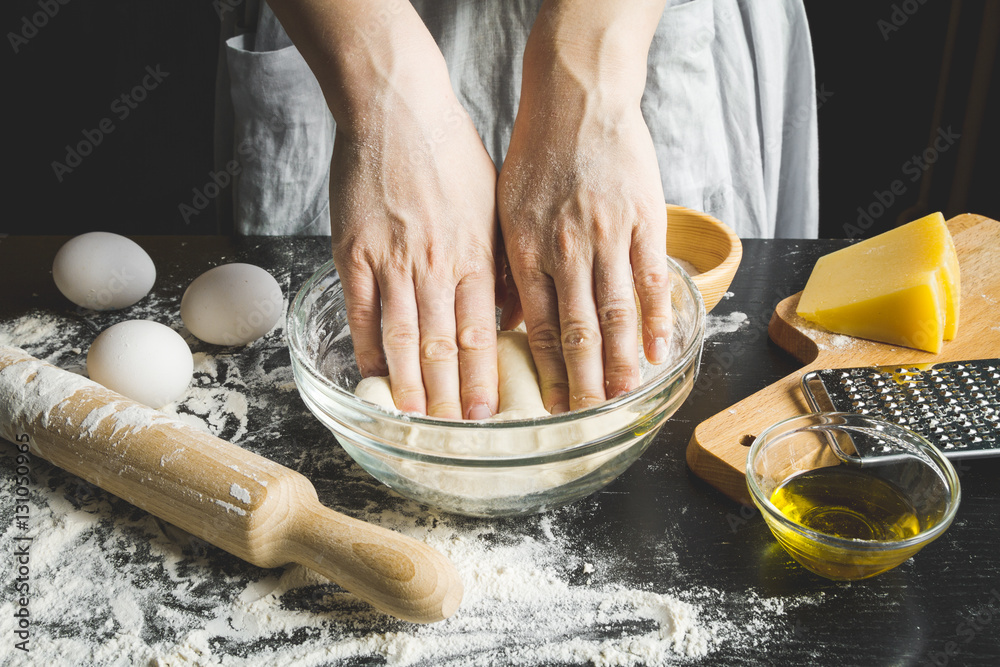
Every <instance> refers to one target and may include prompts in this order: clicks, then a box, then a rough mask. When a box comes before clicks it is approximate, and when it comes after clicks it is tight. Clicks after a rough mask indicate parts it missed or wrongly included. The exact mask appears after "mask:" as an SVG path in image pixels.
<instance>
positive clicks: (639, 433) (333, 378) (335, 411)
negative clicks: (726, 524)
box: [287, 258, 705, 517]
mask: <svg viewBox="0 0 1000 667" xmlns="http://www.w3.org/2000/svg"><path fill="white" fill-rule="evenodd" d="M668 262H669V264H670V270H671V300H672V303H673V316H674V334H673V344H672V347H673V350H674V351H675V354H674V356H673V358H672V360H671V361H670V362H668V363H666V364H663V365H661V366H649V365H646V364H645V363H644V364H643V369H642V371H643V375H642V378H643V381H642V384H641V386H639V387H638V388H636V389H635V390H633V391H631V392H629V393H628V394H625V395H623V396H619V397H617V398H614V399H612V400H609V401H606V402H605V403H602V404H601V405H598V406H595V407H592V408H587V409H583V410H575V411H573V412H569V413H563V414H559V415H552V416H549V417H543V418H539V419H525V420H514V421H507V422H473V421H457V420H448V419H437V418H431V417H426V416H419V415H413V414H404V413H401V412H398V411H390V410H386V409H384V408H382V407H380V406H378V405H375V404H373V403H369V402H367V401H364V400H361V399H359V398H357V397H356V396H354V393H353V389H354V387H355V386H356V385H357V383H358V382H359V381H360V380H361V375H360V374H359V372H358V369H357V365H356V363H355V360H354V351H353V345H352V342H351V335H350V329H349V328H348V325H347V312H346V308H345V306H344V294H343V290H342V288H341V285H340V279H339V277H338V275H337V272H336V270H335V268H334V265H333V262H332V261H330V262H327V263H326V264H324V265H323V266H322V267H321V268H320V269H319V270H318V271H317V272H316V273H315V274H313V276H312V277H311V278H310V279H309V280H308V281H307V282H306V283H305V285H303V287H302V289H301V290H300V291H299V293H298V295H296V297H295V301H294V302H293V304H292V307H291V309H290V311H289V316H288V329H287V330H288V341H289V348H290V350H291V359H292V369H293V371H294V374H295V382H296V385H297V386H298V389H299V393H300V394H301V395H302V399H303V401H304V402H305V404H306V405H307V406H308V408H309V409H310V410H311V411H312V413H313V414H314V415H315V416H316V417H317V418H318V419H319V420H320V421H321V422H322V423H323V424H324V425H325V426H326V427H327V428H329V429H330V431H332V432H333V434H334V435H335V436H336V438H337V440H338V441H339V442H340V444H341V446H343V448H344V449H345V450H346V451H347V453H348V454H350V456H351V457H352V458H353V459H354V460H355V461H357V462H358V464H360V465H361V467H362V468H364V469H365V470H367V471H368V472H369V473H371V474H372V475H373V476H374V477H375V478H377V479H378V480H380V481H381V482H383V483H385V484H386V485H388V486H389V487H391V488H392V489H394V490H396V491H397V492H399V493H400V494H402V495H403V496H406V497H408V498H412V499H414V500H417V501H420V502H423V503H426V504H428V505H432V506H434V507H438V508H440V509H443V510H445V511H449V512H454V513H458V514H465V515H470V516H486V517H489V516H505V515H515V514H529V513H534V512H540V511H543V510H546V509H548V508H552V507H558V506H560V505H564V504H566V503H569V502H572V501H574V500H577V499H579V498H582V497H584V496H587V495H589V494H591V493H593V492H594V491H596V490H597V489H599V488H601V487H603V486H604V485H606V484H608V483H609V482H611V481H612V480H613V479H615V478H616V477H617V476H618V475H620V474H621V473H622V472H624V471H625V470H626V469H627V468H628V467H629V466H630V465H631V464H632V463H633V462H634V461H635V460H636V459H637V458H638V457H639V456H640V455H641V454H642V453H643V452H644V451H645V450H646V448H647V447H648V446H649V444H650V443H651V442H652V440H653V437H654V436H655V435H656V433H657V431H658V430H659V428H660V426H661V425H662V424H663V423H664V422H665V421H666V420H667V418H669V417H670V416H671V415H673V413H674V412H675V411H676V410H677V408H679V407H680V405H681V403H683V402H684V399H685V398H687V396H688V394H690V393H691V389H692V388H693V387H694V382H695V379H696V375H697V371H698V365H699V363H700V360H701V347H702V341H703V339H704V335H705V308H704V304H703V302H702V298H701V294H700V293H699V291H698V289H697V287H696V286H695V285H694V283H693V282H692V280H691V278H690V277H689V276H688V275H687V274H686V273H685V272H684V270H683V269H682V268H680V266H678V265H677V263H676V262H674V261H672V260H669V258H668Z"/></svg>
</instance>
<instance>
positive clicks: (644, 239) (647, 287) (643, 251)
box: [631, 224, 673, 364]
mask: <svg viewBox="0 0 1000 667" xmlns="http://www.w3.org/2000/svg"><path fill="white" fill-rule="evenodd" d="M641 231H642V234H641V235H640V234H639V233H636V234H633V241H632V250H631V260H632V277H633V280H634V281H635V290H636V293H637V294H638V295H639V306H640V308H641V309H642V340H643V347H644V348H645V351H646V359H648V360H649V362H650V363H653V364H662V363H664V362H666V361H667V357H668V356H669V355H668V349H669V347H668V343H669V341H670V336H671V333H672V329H673V316H672V315H671V307H670V269H669V267H668V265H667V253H666V247H667V232H666V225H665V224H664V225H650V226H648V227H645V228H641Z"/></svg>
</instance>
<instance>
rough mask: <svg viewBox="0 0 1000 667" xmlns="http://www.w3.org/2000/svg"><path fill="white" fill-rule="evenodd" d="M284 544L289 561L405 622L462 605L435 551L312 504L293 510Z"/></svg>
mask: <svg viewBox="0 0 1000 667" xmlns="http://www.w3.org/2000/svg"><path fill="white" fill-rule="evenodd" d="M285 543H286V547H285V549H284V555H285V556H286V557H287V558H288V559H289V560H291V561H293V562H296V563H299V564H300V565H305V566H306V567H308V568H310V569H313V570H315V571H317V572H319V573H320V574H322V575H324V576H326V577H329V578H330V579H332V580H333V581H334V582H336V583H337V584H339V585H340V586H342V587H343V588H344V589H346V590H347V591H349V592H351V593H353V594H354V595H356V596H358V597H359V598H361V599H363V600H365V601H366V602H368V603H369V604H371V605H372V606H373V607H375V608H376V609H378V610H380V611H383V612H385V613H387V614H390V615H392V616H395V617H397V618H401V619H403V620H405V621H411V622H413V623H435V622H437V621H441V620H444V619H446V618H448V617H449V616H451V615H452V614H454V613H455V611H456V610H457V609H458V606H459V604H460V603H461V601H462V593H463V587H462V581H461V579H460V578H459V576H458V572H457V570H455V566H454V565H452V563H451V562H450V561H449V560H448V559H447V558H445V557H444V556H443V555H442V554H441V553H440V552H438V551H436V550H435V549H432V548H431V547H428V546H427V545H425V544H423V543H422V542H419V541H417V540H415V539H413V538H411V537H407V536H404V535H400V534H399V533H395V532H393V531H390V530H387V529H385V528H380V527H378V526H374V525H372V524H368V523H364V522H362V521H358V520H356V519H352V518H350V517H348V516H346V515H343V514H340V513H339V512H335V511H334V510H331V509H329V508H327V507H324V506H323V505H321V504H320V503H319V502H318V501H315V502H308V503H303V505H301V506H300V507H299V508H298V509H297V511H296V513H295V518H294V519H293V522H292V524H291V525H290V527H289V529H288V532H287V533H286V535H285Z"/></svg>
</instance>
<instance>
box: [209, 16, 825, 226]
mask: <svg viewBox="0 0 1000 667" xmlns="http://www.w3.org/2000/svg"><path fill="white" fill-rule="evenodd" d="M413 4H414V6H415V8H416V9H417V11H418V12H419V14H420V15H421V17H422V18H423V20H424V22H425V24H426V25H427V27H428V29H429V30H430V32H431V34H432V35H433V36H434V39H435V40H436V41H437V43H438V46H439V47H440V48H441V51H442V53H443V54H444V57H445V60H446V61H447V63H448V68H449V73H450V76H451V82H452V86H453V87H454V90H455V93H456V94H457V96H458V99H459V100H460V101H461V103H462V104H463V105H464V107H465V109H466V110H467V111H468V112H469V114H470V116H471V117H472V120H473V122H474V123H475V125H476V128H477V129H478V131H479V134H480V136H481V137H482V139H483V143H484V145H485V146H486V149H487V150H488V151H489V153H490V155H491V157H492V158H493V160H494V162H495V163H496V165H497V168H498V169H499V167H500V166H501V163H502V161H503V156H504V154H505V152H506V149H507V144H508V141H509V139H510V132H511V127H512V125H513V123H514V117H515V115H516V113H517V102H518V97H519V93H520V88H521V60H522V55H523V52H524V45H525V42H526V40H527V36H528V32H529V31H530V29H531V25H532V23H533V22H534V20H535V17H536V15H537V13H538V7H539V5H540V4H541V0H522V1H517V2H512V1H509V0H506V1H505V0H480V1H475V0H426V1H415V2H413ZM239 8H240V10H241V11H236V10H233V11H231V12H229V13H227V14H225V15H223V16H222V18H223V31H224V36H225V35H226V34H230V35H233V36H231V37H229V38H228V39H226V40H225V43H224V58H220V67H219V76H218V79H219V90H218V95H217V118H216V168H217V169H219V168H225V165H226V164H228V165H230V166H231V167H232V165H233V164H238V168H236V169H231V171H238V173H237V174H236V176H235V177H234V190H233V201H232V209H231V213H230V211H228V210H226V209H227V207H228V205H229V204H230V202H228V201H227V202H222V204H223V207H222V212H221V214H222V215H227V216H228V215H232V217H233V219H234V224H235V231H236V233H239V234H246V235H251V234H296V235H298V234H320V235H322V234H329V233H330V220H329V193H328V177H329V169H330V155H331V152H332V150H333V140H334V122H333V118H332V116H331V115H330V112H329V110H328V108H327V106H326V103H325V101H324V99H323V95H322V92H321V90H320V87H319V84H318V83H317V82H316V79H315V77H314V76H313V74H312V72H311V71H310V70H309V67H308V66H307V65H306V63H305V61H304V60H303V59H302V57H301V56H300V55H299V53H298V51H297V50H296V49H295V47H294V46H293V45H292V43H291V41H290V40H289V39H288V37H287V35H285V33H284V31H283V30H282V29H281V26H280V24H279V23H278V21H277V20H276V19H275V17H274V14H273V13H272V12H271V11H270V8H269V7H268V6H267V5H266V4H265V3H263V2H259V3H258V2H257V1H256V0H245V4H243V5H240V6H239ZM816 111H817V104H816V84H815V75H814V68H813V58H812V48H811V41H810V36H809V29H808V25H807V22H806V15H805V9H804V7H803V5H802V0H688V1H684V0H673V1H672V2H668V7H667V9H666V10H665V11H664V13H663V16H662V18H661V20H660V22H659V25H658V27H657V29H656V33H655V36H654V37H653V41H652V45H651V47H650V52H649V60H648V73H647V80H646V90H645V94H644V95H643V98H642V113H643V115H644V117H645V119H646V123H647V125H648V126H649V130H650V134H651V135H652V138H653V143H654V145H655V147H656V156H657V160H658V162H659V166H660V174H661V176H662V180H663V191H664V194H665V197H666V199H667V201H669V202H671V203H676V204H681V205H683V206H688V207H690V208H694V209H697V210H701V211H705V212H707V213H709V214H711V215H713V216H715V217H716V218H718V219H720V220H722V221H723V222H725V223H726V224H728V225H729V226H731V227H732V228H733V229H735V230H736V232H737V234H739V235H740V236H741V237H744V238H746V237H762V238H769V237H785V238H808V237H815V236H816V234H817V230H818V220H819V198H818V148H817V128H816ZM233 160H235V161H236V162H235V163H234V162H233ZM668 224H669V221H668Z"/></svg>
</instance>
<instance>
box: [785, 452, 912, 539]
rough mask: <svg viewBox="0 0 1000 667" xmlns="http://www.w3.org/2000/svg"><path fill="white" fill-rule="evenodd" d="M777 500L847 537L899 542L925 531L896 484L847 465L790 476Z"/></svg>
mask: <svg viewBox="0 0 1000 667" xmlns="http://www.w3.org/2000/svg"><path fill="white" fill-rule="evenodd" d="M771 502H772V503H773V504H774V506H775V507H777V508H778V509H779V510H780V511H781V513H782V514H784V515H785V516H786V517H788V518H789V519H790V520H792V521H794V522H796V523H798V524H801V525H803V526H806V527H807V528H811V529H812V530H815V531H816V532H819V533H824V534H826V535H832V536H834V537H839V538H842V539H847V540H877V541H882V542H897V541H899V540H905V539H907V538H909V537H913V536H914V535H916V534H918V533H919V532H920V529H921V526H920V523H921V522H920V518H919V517H918V516H917V513H916V511H915V510H914V507H913V505H912V504H911V503H910V502H909V501H908V500H907V498H906V496H905V495H904V494H903V492H902V491H900V490H899V489H898V488H896V487H895V486H894V485H893V484H891V483H889V482H887V481H885V480H882V479H879V478H878V477H876V476H874V475H872V474H871V473H868V472H863V471H861V470H858V469H856V468H849V467H847V466H842V465H841V466H832V467H827V468H817V469H815V470H811V471H809V472H807V473H804V474H801V475H796V476H795V477H792V478H790V479H788V480H786V481H785V483H784V484H782V485H781V486H779V487H778V488H776V489H775V490H774V492H773V493H772V494H771Z"/></svg>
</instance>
